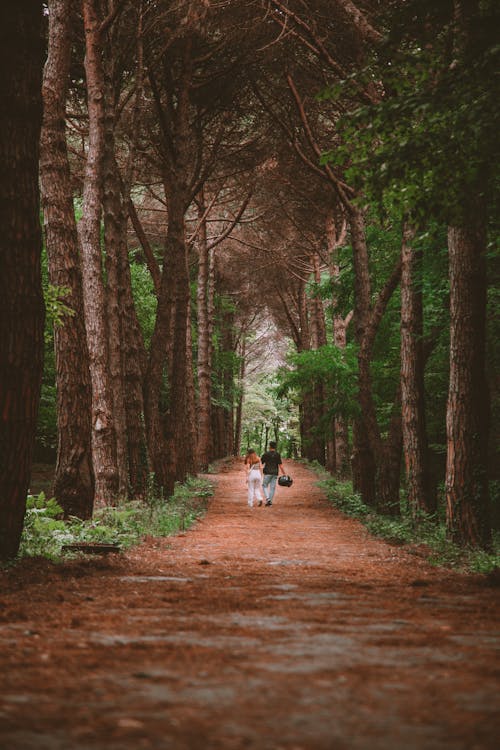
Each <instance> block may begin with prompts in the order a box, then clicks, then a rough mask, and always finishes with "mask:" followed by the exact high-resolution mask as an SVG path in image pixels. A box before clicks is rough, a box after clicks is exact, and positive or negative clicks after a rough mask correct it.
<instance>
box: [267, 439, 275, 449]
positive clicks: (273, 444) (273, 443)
mask: <svg viewBox="0 0 500 750" xmlns="http://www.w3.org/2000/svg"><path fill="white" fill-rule="evenodd" d="M269 447H270V448H276V443H275V442H274V440H271V441H270V442H269Z"/></svg>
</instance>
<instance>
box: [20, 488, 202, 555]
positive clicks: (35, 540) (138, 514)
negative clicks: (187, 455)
mask: <svg viewBox="0 0 500 750" xmlns="http://www.w3.org/2000/svg"><path fill="white" fill-rule="evenodd" d="M212 494H213V487H212V485H211V483H210V482H209V481H207V480H205V479H198V478H196V477H189V478H188V479H187V480H186V482H185V483H184V484H178V485H176V487H175V491H174V494H173V496H172V497H171V498H168V499H165V498H163V497H162V496H161V494H160V495H158V494H151V495H149V496H148V501H147V502H145V503H144V502H138V501H127V502H123V503H119V504H118V505H116V506H106V507H104V508H99V509H98V510H97V511H96V512H95V514H94V517H93V518H92V519H91V520H89V521H82V520H81V519H79V518H75V517H71V518H69V519H67V520H63V510H62V508H61V507H60V506H59V505H58V504H57V502H56V500H55V499H54V498H51V499H49V500H47V498H46V496H45V494H44V493H43V492H41V493H40V494H39V495H36V496H33V495H30V496H29V497H28V499H27V507H26V516H25V524H24V530H23V535H22V539H21V547H20V551H19V556H20V557H34V556H36V555H41V556H43V557H48V558H50V559H57V558H58V557H59V556H60V554H61V549H62V546H63V545H64V544H74V543H94V544H95V543H106V544H118V545H120V547H123V548H127V547H131V546H133V545H135V544H139V543H140V542H141V540H142V539H143V538H144V537H145V536H154V537H164V536H171V535H172V534H175V533H177V532H178V531H183V530H185V529H188V528H189V527H190V526H191V525H192V524H193V523H194V522H195V521H196V519H197V518H199V517H200V515H201V514H202V513H203V512H204V511H205V508H206V501H207V498H208V497H210V496H211V495H212Z"/></svg>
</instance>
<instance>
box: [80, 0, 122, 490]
mask: <svg viewBox="0 0 500 750" xmlns="http://www.w3.org/2000/svg"><path fill="white" fill-rule="evenodd" d="M83 19H84V26H85V40H86V48H85V76H86V82H87V107H88V116H89V141H88V153H87V162H86V167H85V178H84V186H83V202H82V211H83V215H82V218H81V220H80V224H79V234H80V245H81V253H82V271H83V301H84V312H85V328H86V331H87V343H88V348H89V357H90V377H91V382H92V455H93V463H94V472H95V482H96V487H95V492H96V501H97V502H99V503H108V502H110V501H111V500H112V499H113V498H114V497H115V496H116V492H117V489H118V471H117V465H116V446H115V425H114V421H113V399H112V389H111V382H110V373H109V347H108V332H107V324H106V293H105V287H104V280H103V272H102V250H101V215H102V210H101V200H102V190H103V163H104V162H103V160H104V132H105V131H104V121H105V110H104V73H103V66H102V29H101V23H102V15H101V8H100V4H99V2H97V0H83Z"/></svg>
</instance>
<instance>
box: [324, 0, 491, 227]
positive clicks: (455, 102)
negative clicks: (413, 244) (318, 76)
mask: <svg viewBox="0 0 500 750" xmlns="http://www.w3.org/2000/svg"><path fill="white" fill-rule="evenodd" d="M389 13H390V15H389V16H388V18H387V25H388V27H389V28H390V29H391V34H390V35H389V37H388V39H387V43H386V45H385V46H384V47H383V48H381V49H380V50H379V51H378V54H377V57H376V58H374V59H373V60H372V62H371V67H370V70H365V71H362V72H361V73H360V74H359V75H358V78H359V80H360V82H362V81H363V80H365V79H366V77H367V75H369V73H370V72H371V73H372V76H373V78H375V79H378V80H381V81H383V86H384V90H385V92H386V96H385V97H384V98H382V99H381V100H380V101H379V102H377V103H376V104H373V105H368V106H363V107H358V108H356V109H351V111H350V112H349V113H348V115H347V116H345V117H344V118H343V119H342V121H341V123H340V133H341V135H342V140H343V143H344V146H343V147H341V148H336V149H335V150H331V151H330V152H328V153H326V154H324V156H323V163H325V162H334V163H336V164H337V165H340V166H342V167H343V166H345V165H346V164H348V165H349V167H348V169H346V172H345V173H346V176H347V179H348V181H350V182H351V184H353V185H355V186H356V187H357V188H359V189H361V190H362V191H363V193H364V194H365V195H369V196H371V198H373V199H374V200H375V201H376V202H377V203H378V204H379V205H380V206H382V205H383V204H385V205H386V206H387V205H390V206H391V207H392V210H394V211H395V212H396V213H399V214H403V213H405V212H407V211H411V212H412V215H413V217H414V218H415V219H419V220H421V221H422V223H423V224H425V223H426V222H427V221H428V220H429V218H430V217H431V216H433V217H436V218H438V219H439V220H442V221H445V222H448V223H454V222H460V221H462V220H463V214H464V212H466V211H467V210H470V203H471V201H472V202H474V203H475V202H476V201H479V202H483V203H484V204H485V205H487V206H489V207H490V211H491V215H495V213H496V211H495V209H496V208H497V206H498V176H497V172H496V171H495V170H496V165H497V164H498V159H499V156H500V153H499V140H498V121H499V117H498V115H499V109H498V103H499V101H500V90H499V85H498V75H497V71H498V66H499V57H500V45H498V41H497V38H496V37H495V35H494V32H493V29H495V28H498V23H499V21H500V18H499V11H498V5H497V6H496V7H495V5H494V3H493V2H492V1H491V0H490V1H489V2H485V3H482V4H481V5H480V8H479V10H478V12H477V13H476V14H475V16H474V17H473V18H472V19H471V20H470V22H469V32H470V39H468V40H465V37H463V36H461V34H460V31H459V30H458V29H457V28H456V27H455V19H454V18H453V7H452V4H451V3H449V2H447V0H438V2H435V3H428V2H424V1H423V0H413V2H409V3H403V4H402V5H401V6H400V9H399V10H397V9H395V8H394V7H393V6H391V8H390V11H389ZM351 84H352V82H350V81H345V82H343V84H341V85H340V86H339V87H337V88H336V89H335V90H330V91H329V92H325V94H324V96H329V97H336V98H344V100H345V98H346V95H349V93H350V92H351ZM351 101H352V100H351Z"/></svg>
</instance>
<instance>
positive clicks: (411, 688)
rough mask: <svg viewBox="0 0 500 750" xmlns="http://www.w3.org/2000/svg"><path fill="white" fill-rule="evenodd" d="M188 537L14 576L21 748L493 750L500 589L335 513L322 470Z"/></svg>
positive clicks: (11, 608)
mask: <svg viewBox="0 0 500 750" xmlns="http://www.w3.org/2000/svg"><path fill="white" fill-rule="evenodd" d="M287 468H289V470H290V471H291V472H292V473H293V476H294V479H295V482H294V485H293V487H291V488H289V489H286V488H280V489H279V490H278V493H277V496H276V501H275V504H274V506H273V507H272V508H254V509H252V510H250V509H248V508H247V507H246V498H245V486H244V481H243V479H244V475H243V473H242V471H241V468H237V467H236V466H234V467H229V470H228V471H227V472H225V473H223V474H220V475H218V477H217V492H216V496H215V497H214V499H213V502H212V503H211V505H210V509H209V511H208V513H207V515H206V517H205V518H204V519H203V521H201V522H200V523H198V524H197V525H196V527H195V528H194V529H193V530H191V531H189V532H188V533H187V534H181V535H179V536H177V537H175V538H174V539H173V540H172V539H171V540H162V541H159V542H158V541H154V540H152V541H151V542H150V543H147V544H145V545H144V546H142V547H141V548H137V549H135V550H133V551H131V552H129V553H127V554H126V555H123V556H120V557H119V558H112V559H109V560H105V561H97V562H96V561H95V560H84V561H81V562H77V563H75V562H72V563H68V564H66V565H64V566H63V567H59V568H54V567H53V566H51V565H49V564H47V563H40V562H38V563H36V564H27V565H23V566H20V567H19V568H16V569H15V570H13V571H10V572H7V573H6V572H3V573H1V572H0V675H1V689H0V748H1V750H35V749H36V750H95V749H96V748H98V749H100V748H103V749H104V748H106V750H128V749H129V748H134V749H140V748H146V749H149V748H155V749H158V750H187V749H189V750H191V749H192V750H197V749H198V748H200V749H205V748H206V749H207V750H212V749H216V748H224V749H226V748H228V749H229V748H231V749H233V748H234V749H240V748H241V749H243V748H245V749H248V750H280V749H281V748H283V750H285V749H286V750H358V749H360V750H364V749H365V748H366V749H368V748H370V749H372V748H374V749H375V750H378V749H380V750H388V749H391V748H398V749H399V748H405V750H412V749H415V750H417V749H418V750H439V749H440V748H446V749H449V748H453V749H455V748H456V749H457V750H458V749H460V750H479V749H483V748H496V747H497V746H498V737H499V736H500V721H499V712H498V709H499V707H500V702H499V679H498V677H499V673H498V644H499V633H498V629H497V625H498V612H499V600H498V589H497V588H494V587H491V586H488V585H486V583H485V581H483V580H482V579H481V578H480V577H465V576H460V575H457V574H451V573H448V572H443V571H442V570H435V569H433V568H431V567H430V566H429V565H428V564H427V563H426V562H425V560H423V559H422V558H421V557H420V556H418V555H416V554H410V551H408V550H406V551H405V550H404V549H402V548H396V547H391V546H389V545H387V544H384V543H382V542H379V541H376V540H372V539H370V538H369V537H368V535H367V534H366V532H365V531H364V529H363V528H362V527H361V526H360V525H359V524H357V523H356V522H354V521H351V520H348V519H345V518H343V517H342V516H340V515H339V514H337V513H336V512H335V511H333V510H332V509H331V508H330V506H329V505H328V504H327V503H326V502H325V501H324V500H323V499H322V496H321V492H320V490H319V489H318V488H317V487H316V486H315V484H314V477H313V475H312V474H310V473H309V472H308V471H307V470H306V469H305V468H304V467H302V466H300V465H294V466H293V471H292V467H291V465H290V464H287Z"/></svg>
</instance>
